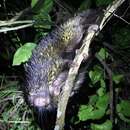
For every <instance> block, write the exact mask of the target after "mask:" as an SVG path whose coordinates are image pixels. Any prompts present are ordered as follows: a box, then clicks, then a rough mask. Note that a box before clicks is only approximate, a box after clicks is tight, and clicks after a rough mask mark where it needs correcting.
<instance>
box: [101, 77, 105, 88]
mask: <svg viewBox="0 0 130 130" xmlns="http://www.w3.org/2000/svg"><path fill="white" fill-rule="evenodd" d="M100 86H101V87H102V88H106V83H105V81H104V80H103V79H101V80H100Z"/></svg>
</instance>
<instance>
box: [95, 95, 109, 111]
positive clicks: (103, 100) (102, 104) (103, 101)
mask: <svg viewBox="0 0 130 130" xmlns="http://www.w3.org/2000/svg"><path fill="white" fill-rule="evenodd" d="M108 104H109V94H104V95H103V96H99V99H98V101H97V103H96V107H97V108H104V109H105V110H106V109H107V107H108Z"/></svg>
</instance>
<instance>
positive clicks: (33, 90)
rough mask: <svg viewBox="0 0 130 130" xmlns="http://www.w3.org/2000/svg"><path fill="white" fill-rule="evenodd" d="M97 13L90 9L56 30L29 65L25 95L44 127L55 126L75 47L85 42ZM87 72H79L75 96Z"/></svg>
mask: <svg viewBox="0 0 130 130" xmlns="http://www.w3.org/2000/svg"><path fill="white" fill-rule="evenodd" d="M97 14H98V13H97V12H96V11H95V10H88V11H87V12H84V13H81V14H79V15H77V16H75V17H74V18H72V19H70V20H68V21H67V22H66V23H65V24H63V25H61V26H60V27H59V28H57V29H55V30H54V31H52V32H51V33H50V34H48V35H47V36H46V37H44V38H43V39H42V40H41V42H40V43H39V44H38V46H37V47H36V48H35V49H34V51H33V54H32V57H31V58H30V59H29V61H28V62H27V64H26V65H25V71H26V79H25V81H26V84H25V86H24V94H25V97H26V100H27V103H28V104H29V105H30V107H32V108H33V109H34V113H35V116H36V120H37V122H38V124H39V125H40V127H41V128H42V129H43V128H44V130H51V129H53V126H54V122H55V117H56V109H57V102H58V96H59V94H60V93H61V91H62V87H63V85H64V83H65V80H66V78H67V73H68V71H69V67H70V64H71V63H72V60H73V58H74V56H75V49H76V48H77V46H78V45H79V44H80V43H81V42H82V39H83V35H84V33H85V30H86V28H87V27H88V26H90V24H91V23H95V20H96V19H97ZM51 49H52V50H51ZM53 72H54V74H53ZM49 74H50V75H51V74H52V75H53V76H49ZM84 74H85V73H84V72H83V71H80V72H79V75H78V76H77V78H76V81H75V85H74V89H73V92H72V95H73V94H74V93H75V91H77V90H78V88H79V87H80V86H81V84H82V82H83V80H84ZM50 81H51V84H50V83H49V82H50Z"/></svg>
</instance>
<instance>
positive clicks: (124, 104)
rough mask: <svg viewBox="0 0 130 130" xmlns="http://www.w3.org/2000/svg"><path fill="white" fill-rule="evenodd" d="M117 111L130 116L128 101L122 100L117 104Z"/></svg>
mask: <svg viewBox="0 0 130 130" xmlns="http://www.w3.org/2000/svg"><path fill="white" fill-rule="evenodd" d="M117 112H119V113H122V114H123V115H124V116H126V117H130V101H128V100H122V101H121V103H120V104H118V105H117Z"/></svg>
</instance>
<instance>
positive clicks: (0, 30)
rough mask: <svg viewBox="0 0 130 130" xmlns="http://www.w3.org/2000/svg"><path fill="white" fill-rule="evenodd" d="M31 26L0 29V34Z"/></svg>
mask: <svg viewBox="0 0 130 130" xmlns="http://www.w3.org/2000/svg"><path fill="white" fill-rule="evenodd" d="M32 25H33V24H32V23H31V24H26V25H21V26H17V27H12V28H11V27H10V28H7V27H3V28H1V29H0V33H1V32H5V33H6V32H8V31H13V30H19V29H23V28H27V27H31V26H32Z"/></svg>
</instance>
